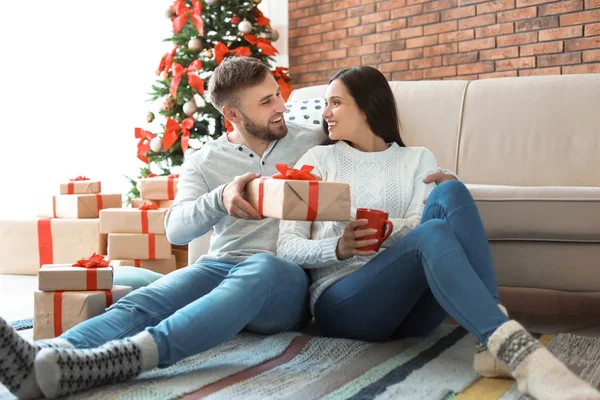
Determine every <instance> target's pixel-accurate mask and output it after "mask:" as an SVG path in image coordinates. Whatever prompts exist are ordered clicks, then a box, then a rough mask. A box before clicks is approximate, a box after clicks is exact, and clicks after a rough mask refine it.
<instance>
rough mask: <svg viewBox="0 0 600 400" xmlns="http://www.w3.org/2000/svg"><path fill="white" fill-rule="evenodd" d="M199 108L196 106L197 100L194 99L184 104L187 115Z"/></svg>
mask: <svg viewBox="0 0 600 400" xmlns="http://www.w3.org/2000/svg"><path fill="white" fill-rule="evenodd" d="M197 110H198V107H197V106H196V102H195V101H194V100H189V101H186V102H185V103H184V104H183V112H184V113H185V115H189V116H192V115H194V113H195V112H196V111H197Z"/></svg>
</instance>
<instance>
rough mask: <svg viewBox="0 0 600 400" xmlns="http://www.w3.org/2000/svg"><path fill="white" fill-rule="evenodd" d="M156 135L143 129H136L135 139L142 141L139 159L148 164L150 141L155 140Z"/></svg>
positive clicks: (138, 146)
mask: <svg viewBox="0 0 600 400" xmlns="http://www.w3.org/2000/svg"><path fill="white" fill-rule="evenodd" d="M155 137H156V135H155V134H154V133H152V132H149V131H146V130H143V129H142V128H135V138H136V139H140V141H139V142H138V145H137V148H138V151H137V157H138V158H139V159H140V160H141V161H143V162H145V163H146V164H148V156H147V154H148V152H149V151H150V141H151V140H152V139H154V138H155Z"/></svg>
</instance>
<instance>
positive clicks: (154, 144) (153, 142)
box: [150, 136, 162, 153]
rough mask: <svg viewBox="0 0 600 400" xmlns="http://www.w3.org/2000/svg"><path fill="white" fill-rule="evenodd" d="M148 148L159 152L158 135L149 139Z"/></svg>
mask: <svg viewBox="0 0 600 400" xmlns="http://www.w3.org/2000/svg"><path fill="white" fill-rule="evenodd" d="M150 150H152V151H153V152H155V153H160V152H161V150H162V139H161V138H159V137H158V136H156V137H154V138H152V140H151V141H150Z"/></svg>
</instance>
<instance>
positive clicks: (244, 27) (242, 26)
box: [238, 19, 252, 35]
mask: <svg viewBox="0 0 600 400" xmlns="http://www.w3.org/2000/svg"><path fill="white" fill-rule="evenodd" d="M238 30H239V31H240V32H241V33H243V34H244V35H245V34H247V33H250V32H252V24H251V23H250V21H248V20H247V19H245V20H243V21H242V22H240V23H239V24H238Z"/></svg>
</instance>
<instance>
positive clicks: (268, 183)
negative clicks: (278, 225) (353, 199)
mask: <svg viewBox="0 0 600 400" xmlns="http://www.w3.org/2000/svg"><path fill="white" fill-rule="evenodd" d="M246 193H247V196H248V201H249V202H250V204H251V205H252V206H253V207H254V208H255V209H256V210H258V212H259V213H260V214H261V215H263V216H265V217H272V218H277V219H285V220H296V221H306V220H310V221H348V220H349V219H350V187H349V186H348V184H346V183H338V182H326V181H304V180H288V179H272V178H257V179H253V180H252V181H250V182H249V183H248V184H247V185H246Z"/></svg>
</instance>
